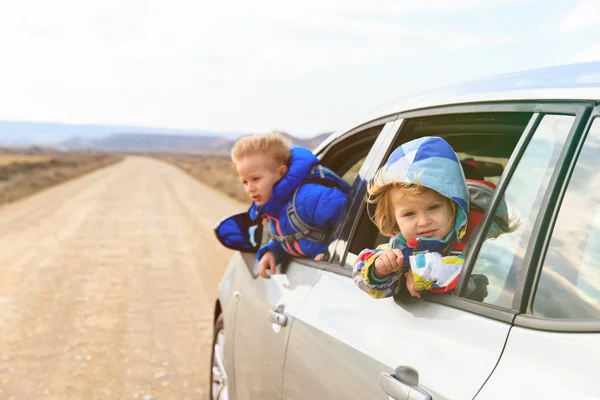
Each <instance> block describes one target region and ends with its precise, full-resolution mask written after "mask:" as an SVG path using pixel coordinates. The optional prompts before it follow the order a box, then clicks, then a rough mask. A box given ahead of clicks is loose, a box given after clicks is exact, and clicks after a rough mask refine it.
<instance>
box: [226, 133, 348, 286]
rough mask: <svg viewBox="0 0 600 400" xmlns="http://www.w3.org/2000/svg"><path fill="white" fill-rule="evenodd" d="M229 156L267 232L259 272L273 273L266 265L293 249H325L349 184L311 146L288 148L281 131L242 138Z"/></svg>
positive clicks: (314, 252) (307, 252)
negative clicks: (321, 163) (328, 167)
mask: <svg viewBox="0 0 600 400" xmlns="http://www.w3.org/2000/svg"><path fill="white" fill-rule="evenodd" d="M231 159H232V161H233V163H234V164H235V167H236V171H237V173H238V175H239V177H240V179H241V181H242V183H243V184H244V189H245V191H246V193H247V194H248V197H250V199H251V200H252V202H253V204H252V207H251V209H250V215H251V216H256V217H257V218H261V219H262V220H263V224H264V225H265V228H266V229H267V231H268V233H269V241H268V242H267V243H266V244H263V245H262V246H261V247H260V248H259V250H258V253H257V259H258V260H259V264H258V273H259V275H260V276H261V277H263V278H265V279H269V275H267V272H266V271H267V269H268V270H270V272H271V275H273V274H274V273H275V266H276V265H277V264H279V263H281V262H282V261H284V260H285V259H286V258H288V257H289V256H290V255H294V256H302V257H311V258H314V257H316V256H318V255H321V254H323V253H324V251H325V249H326V247H327V244H328V239H329V237H328V236H329V233H330V232H331V230H332V229H333V228H334V226H335V224H336V222H337V220H338V217H339V216H340V213H341V211H342V209H343V207H344V204H345V202H346V194H347V193H348V191H349V189H350V188H349V186H348V184H347V183H346V182H344V181H343V180H342V179H341V178H340V177H339V176H337V175H336V174H335V173H334V172H332V171H330V170H328V169H327V168H324V167H322V166H320V165H319V159H318V158H317V157H316V156H315V155H314V154H312V152H311V151H310V150H308V149H305V148H303V147H299V146H293V147H292V148H290V147H289V145H287V144H286V143H285V142H284V140H283V138H282V137H281V136H280V135H279V134H277V133H271V134H266V135H254V136H248V137H244V138H242V139H240V140H239V141H238V142H236V143H235V145H234V147H233V149H232V151H231Z"/></svg>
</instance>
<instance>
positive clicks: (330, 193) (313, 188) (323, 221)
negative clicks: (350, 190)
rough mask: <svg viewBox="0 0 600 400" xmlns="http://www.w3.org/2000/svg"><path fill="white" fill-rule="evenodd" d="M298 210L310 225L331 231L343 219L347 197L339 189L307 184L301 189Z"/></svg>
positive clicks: (300, 215) (297, 204)
mask: <svg viewBox="0 0 600 400" xmlns="http://www.w3.org/2000/svg"><path fill="white" fill-rule="evenodd" d="M299 194H301V196H298V199H300V198H301V199H302V201H298V202H297V203H296V208H297V210H298V215H299V217H300V218H301V219H302V220H303V221H306V223H307V224H308V225H312V226H318V227H320V228H323V229H326V230H331V229H333V228H335V226H336V224H337V222H338V221H339V220H340V218H341V217H342V214H343V211H344V207H345V205H346V199H347V195H346V194H345V193H344V192H342V191H341V190H340V189H338V188H337V187H326V186H322V185H318V184H316V183H315V184H307V185H304V187H301V188H300V192H299Z"/></svg>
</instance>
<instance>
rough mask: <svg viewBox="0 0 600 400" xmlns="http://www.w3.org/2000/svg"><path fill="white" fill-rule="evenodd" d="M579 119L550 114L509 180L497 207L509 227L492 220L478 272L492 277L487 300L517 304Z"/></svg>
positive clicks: (502, 303) (488, 278) (508, 304)
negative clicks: (531, 247)
mask: <svg viewBox="0 0 600 400" xmlns="http://www.w3.org/2000/svg"><path fill="white" fill-rule="evenodd" d="M574 120H575V117H574V116H570V115H546V116H544V117H543V119H542V120H541V122H540V124H539V126H538V127H537V129H536V131H535V132H534V134H533V137H532V139H531V140H530V142H529V144H528V145H527V148H526V150H525V152H524V153H523V156H522V158H521V160H520V161H519V164H518V165H517V168H516V169H515V171H514V174H513V176H512V178H511V180H510V182H509V183H508V185H507V188H506V191H505V194H504V201H503V202H501V203H500V205H499V208H498V209H497V210H495V213H496V214H497V215H499V214H505V215H508V217H509V221H510V223H509V227H508V228H509V229H506V230H505V232H504V233H502V234H500V230H499V229H498V227H497V225H495V224H492V226H490V229H489V230H488V232H487V233H486V240H485V241H484V242H483V244H482V246H481V249H480V251H479V254H478V256H477V259H476V262H475V265H474V268H473V272H472V273H473V274H477V275H484V276H485V277H486V278H487V280H488V281H489V285H488V286H487V291H488V294H487V296H486V297H485V299H484V300H483V301H484V302H485V303H489V304H494V305H497V306H500V307H506V308H511V306H512V301H513V297H514V293H515V287H516V280H517V277H518V276H519V272H520V270H521V268H522V263H523V257H524V255H525V251H526V250H527V246H528V243H529V240H530V239H531V237H532V233H533V232H532V230H533V226H534V223H535V220H536V217H537V215H538V211H539V208H540V204H541V202H542V199H543V197H544V194H545V193H546V188H547V187H548V184H549V182H550V178H551V176H552V173H553V172H554V169H555V167H556V164H557V161H558V158H559V156H560V154H561V151H562V148H563V145H564V143H565V141H566V138H567V136H568V133H569V131H570V129H571V126H572V125H573V122H574ZM500 207H503V209H500Z"/></svg>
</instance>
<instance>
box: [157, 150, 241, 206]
mask: <svg viewBox="0 0 600 400" xmlns="http://www.w3.org/2000/svg"><path fill="white" fill-rule="evenodd" d="M157 158H159V159H160V160H162V161H166V162H168V163H170V164H173V165H175V166H176V167H178V168H180V169H181V170H183V171H185V172H187V173H188V174H189V175H191V176H192V177H194V178H195V179H197V180H198V181H200V182H202V183H204V184H206V185H208V186H211V187H214V188H215V189H217V190H219V191H221V192H223V193H225V194H226V195H228V196H230V197H232V198H234V199H236V200H238V201H240V202H243V203H249V202H250V200H249V199H248V196H247V195H246V192H245V191H244V187H243V185H242V183H241V182H240V180H239V177H238V175H237V172H236V171H235V166H234V165H233V163H232V162H231V158H229V155H197V156H192V155H182V156H158V157H157Z"/></svg>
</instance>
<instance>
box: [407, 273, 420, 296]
mask: <svg viewBox="0 0 600 400" xmlns="http://www.w3.org/2000/svg"><path fill="white" fill-rule="evenodd" d="M404 277H405V278H406V288H407V289H408V292H409V293H410V295H411V296H412V297H418V298H419V299H420V298H421V292H419V291H418V290H417V289H415V277H414V276H413V274H412V272H411V271H408V272H407V273H405V274H404Z"/></svg>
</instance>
